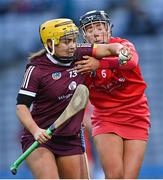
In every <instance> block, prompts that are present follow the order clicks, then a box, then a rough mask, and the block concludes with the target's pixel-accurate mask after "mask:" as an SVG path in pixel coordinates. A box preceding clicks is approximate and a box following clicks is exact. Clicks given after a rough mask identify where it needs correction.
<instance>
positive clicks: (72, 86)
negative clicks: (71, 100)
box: [68, 81, 77, 90]
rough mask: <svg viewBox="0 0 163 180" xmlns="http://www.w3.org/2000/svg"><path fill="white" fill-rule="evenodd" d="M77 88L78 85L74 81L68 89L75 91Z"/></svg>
mask: <svg viewBox="0 0 163 180" xmlns="http://www.w3.org/2000/svg"><path fill="white" fill-rule="evenodd" d="M76 86H77V83H76V82H75V81H72V82H71V83H70V84H69V86H68V88H69V90H75V89H76Z"/></svg>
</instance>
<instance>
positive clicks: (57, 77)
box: [52, 72, 61, 80]
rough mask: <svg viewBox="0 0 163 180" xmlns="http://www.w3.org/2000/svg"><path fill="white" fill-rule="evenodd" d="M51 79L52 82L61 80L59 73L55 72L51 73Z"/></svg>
mask: <svg viewBox="0 0 163 180" xmlns="http://www.w3.org/2000/svg"><path fill="white" fill-rule="evenodd" d="M52 78H53V79H54V80H58V79H60V78H61V72H55V73H53V74H52Z"/></svg>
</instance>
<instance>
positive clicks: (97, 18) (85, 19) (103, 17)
mask: <svg viewBox="0 0 163 180" xmlns="http://www.w3.org/2000/svg"><path fill="white" fill-rule="evenodd" d="M97 22H98V23H101V24H102V23H103V24H104V25H105V28H106V30H107V31H108V29H110V30H111V28H112V26H113V25H112V24H111V21H110V18H109V16H108V14H107V13H105V12H104V11H96V10H95V11H90V12H87V13H86V14H84V15H83V16H81V17H80V20H79V23H80V30H81V33H82V35H83V38H84V40H85V41H87V38H86V27H87V26H88V25H93V23H97ZM108 27H110V28H108Z"/></svg>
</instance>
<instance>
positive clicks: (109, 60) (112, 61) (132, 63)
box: [100, 40, 139, 70]
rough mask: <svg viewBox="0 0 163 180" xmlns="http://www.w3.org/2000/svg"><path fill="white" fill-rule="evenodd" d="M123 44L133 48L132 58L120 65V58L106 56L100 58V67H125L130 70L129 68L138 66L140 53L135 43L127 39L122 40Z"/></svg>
mask: <svg viewBox="0 0 163 180" xmlns="http://www.w3.org/2000/svg"><path fill="white" fill-rule="evenodd" d="M120 43H121V44H122V45H124V46H126V47H129V48H130V50H131V54H132V58H131V59H130V60H129V61H128V62H127V63H126V64H123V65H120V63H119V58H118V57H105V58H102V59H101V60H100V68H101V69H102V68H103V69H105V68H110V69H125V70H129V69H133V68H135V67H136V66H137V64H138V60H139V58H138V54H137V52H136V49H135V47H134V45H133V44H132V43H131V42H129V41H127V40H122V41H121V42H120Z"/></svg>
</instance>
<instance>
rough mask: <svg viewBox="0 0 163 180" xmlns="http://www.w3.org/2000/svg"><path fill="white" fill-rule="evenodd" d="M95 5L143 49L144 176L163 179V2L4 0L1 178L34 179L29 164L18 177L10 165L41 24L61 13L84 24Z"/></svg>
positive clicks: (98, 174) (0, 7)
mask: <svg viewBox="0 0 163 180" xmlns="http://www.w3.org/2000/svg"><path fill="white" fill-rule="evenodd" d="M94 9H98V10H105V11H107V12H108V13H109V14H110V16H111V19H112V22H113V24H114V28H113V36H120V37H123V38H128V39H129V40H130V41H132V42H133V43H134V44H135V46H136V48H137V50H138V52H139V55H140V64H141V68H142V73H143V76H144V78H145V80H146V82H147V83H148V89H147V91H146V93H147V96H148V99H149V105H150V109H151V121H152V128H151V129H150V138H149V144H148V148H147V152H146V155H145V159H144V162H143V166H142V169H141V172H140V176H139V178H147V179H149V178H163V138H162V137H163V128H162V127H163V34H162V32H163V18H162V17H163V0H93V1H92V0H0V56H1V57H0V97H1V98H0V178H1V179H6V178H8V179H9V178H11V179H12V178H17V179H18V178H22V179H26V178H32V176H31V173H30V172H29V170H28V168H27V166H26V164H25V163H23V165H22V166H21V167H20V169H19V172H18V174H17V175H16V176H13V175H11V173H10V171H9V166H10V164H11V163H12V162H13V161H14V160H16V158H17V157H18V156H19V155H20V154H21V146H20V143H19V137H20V132H21V125H20V123H19V121H18V119H17V117H16V114H15V104H16V95H17V92H18V89H19V86H20V83H21V80H22V75H23V72H24V66H25V64H26V63H27V57H28V55H29V53H30V52H34V51H36V50H38V49H40V48H41V43H40V39H39V33H38V28H39V25H40V24H41V23H42V22H44V21H46V20H49V19H52V18H58V17H68V18H72V19H74V21H75V22H76V23H77V24H78V19H79V17H80V16H81V15H82V14H83V13H85V12H86V11H89V10H94ZM86 118H87V119H89V113H88V116H87V117H86ZM91 141H92V140H91ZM90 148H91V151H92V158H93V160H92V162H93V163H92V166H91V170H92V178H103V177H104V176H103V173H102V170H101V168H100V165H99V162H98V159H97V155H96V152H95V151H94V147H93V146H91V147H90Z"/></svg>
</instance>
